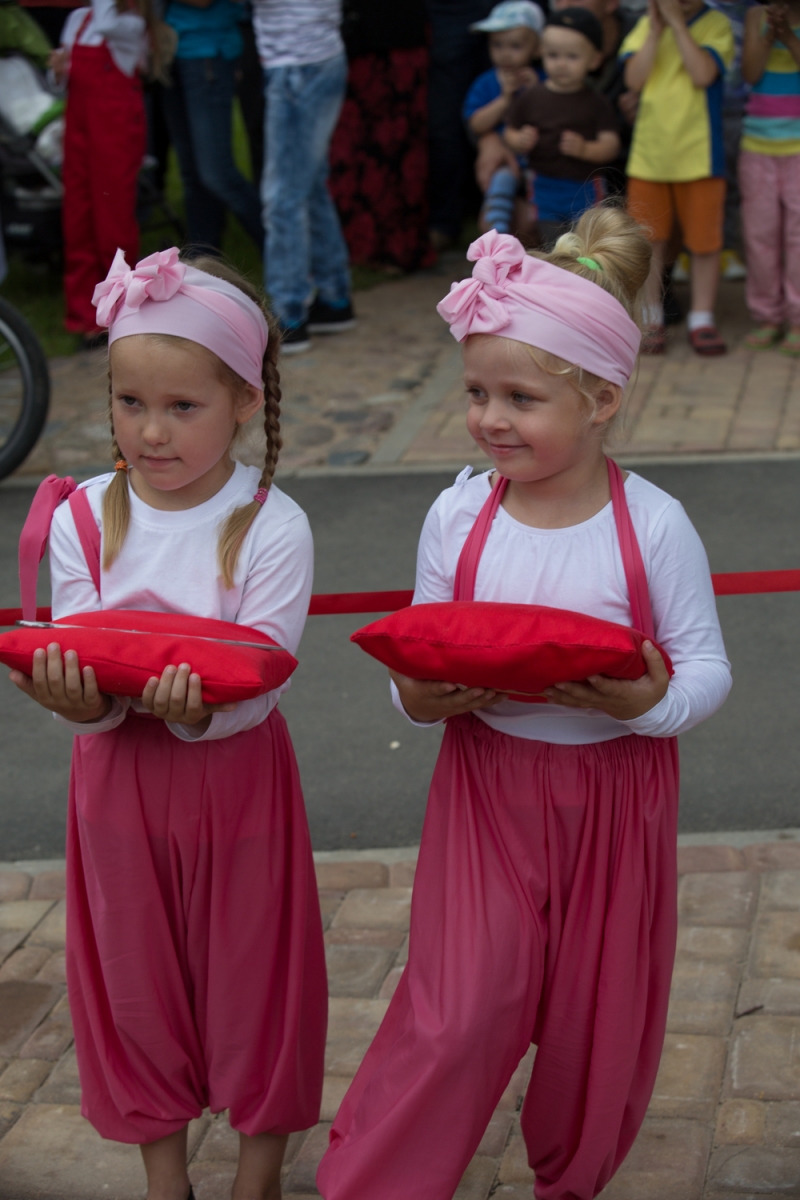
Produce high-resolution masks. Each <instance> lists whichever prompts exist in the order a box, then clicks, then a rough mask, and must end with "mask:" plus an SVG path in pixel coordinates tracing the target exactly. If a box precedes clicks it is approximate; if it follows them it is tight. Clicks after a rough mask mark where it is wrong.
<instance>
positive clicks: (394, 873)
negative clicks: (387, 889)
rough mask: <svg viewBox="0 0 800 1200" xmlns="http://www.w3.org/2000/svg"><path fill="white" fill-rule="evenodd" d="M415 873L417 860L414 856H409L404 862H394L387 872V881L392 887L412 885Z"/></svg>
mask: <svg viewBox="0 0 800 1200" xmlns="http://www.w3.org/2000/svg"><path fill="white" fill-rule="evenodd" d="M416 873H417V860H416V859H415V858H409V859H408V860H407V861H406V862H399V863H394V864H393V866H392V868H391V870H390V872H389V883H390V884H391V886H392V887H413V886H414V876H415V875H416Z"/></svg>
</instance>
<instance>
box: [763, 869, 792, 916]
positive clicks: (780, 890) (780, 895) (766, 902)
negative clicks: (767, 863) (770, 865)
mask: <svg viewBox="0 0 800 1200" xmlns="http://www.w3.org/2000/svg"><path fill="white" fill-rule="evenodd" d="M758 906H759V909H760V910H761V912H765V911H769V910H781V909H783V910H789V911H793V912H797V911H798V910H800V871H765V872H764V874H763V875H762V876H761V895H760V896H759V901H758Z"/></svg>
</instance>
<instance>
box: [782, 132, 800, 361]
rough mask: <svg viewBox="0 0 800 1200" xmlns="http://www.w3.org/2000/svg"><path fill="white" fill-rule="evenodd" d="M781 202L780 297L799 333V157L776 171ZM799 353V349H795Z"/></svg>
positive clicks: (792, 157)
mask: <svg viewBox="0 0 800 1200" xmlns="http://www.w3.org/2000/svg"><path fill="white" fill-rule="evenodd" d="M778 174H779V178H780V192H781V200H782V202H783V249H784V268H783V271H784V280H783V287H784V294H785V298H786V317H787V320H788V322H789V325H790V326H791V330H792V332H793V333H794V334H797V333H798V332H800V154H787V155H786V157H785V158H782V159H781V160H780V163H779V167H778ZM797 349H798V351H800V346H797Z"/></svg>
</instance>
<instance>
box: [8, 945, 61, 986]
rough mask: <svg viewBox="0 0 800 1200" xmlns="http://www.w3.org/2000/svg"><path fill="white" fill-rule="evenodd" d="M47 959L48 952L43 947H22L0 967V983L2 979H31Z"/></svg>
mask: <svg viewBox="0 0 800 1200" xmlns="http://www.w3.org/2000/svg"><path fill="white" fill-rule="evenodd" d="M49 957H50V951H49V950H48V949H47V948H46V947H45V946H22V947H21V949H19V950H15V951H14V953H13V954H12V955H10V956H9V957H8V958H7V959H6V961H5V962H4V963H3V965H2V967H0V983H2V982H3V980H4V979H33V978H34V976H36V975H38V974H39V972H40V971H41V969H42V967H43V966H44V964H45V963H46V962H47V960H48V958H49Z"/></svg>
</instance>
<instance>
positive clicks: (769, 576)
mask: <svg viewBox="0 0 800 1200" xmlns="http://www.w3.org/2000/svg"><path fill="white" fill-rule="evenodd" d="M711 580H712V582H713V584H714V594H715V595H717V596H757V595H766V594H767V593H769V592H800V571H729V572H727V573H726V574H724V575H712V576H711ZM413 595H414V593H413V592H412V591H398V592H329V593H327V594H324V593H321V594H318V595H316V596H312V597H311V603H310V605H309V606H308V615H309V616H310V617H330V616H337V615H341V614H343V613H382V612H396V611H397V609H398V608H407V607H408V605H409V604H410V603H411V598H412V596H413ZM50 616H51V614H50V609H49V608H37V610H36V620H37V621H49V620H50ZM21 620H22V609H21V608H0V626H3V625H13V624H14V623H15V621H21Z"/></svg>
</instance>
